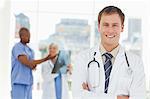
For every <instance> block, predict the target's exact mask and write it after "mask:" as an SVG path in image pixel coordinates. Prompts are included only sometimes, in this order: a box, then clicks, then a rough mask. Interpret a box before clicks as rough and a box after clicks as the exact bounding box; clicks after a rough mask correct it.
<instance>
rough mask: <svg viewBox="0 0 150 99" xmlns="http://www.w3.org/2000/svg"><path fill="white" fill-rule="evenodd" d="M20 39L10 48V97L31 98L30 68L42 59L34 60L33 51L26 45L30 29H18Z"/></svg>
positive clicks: (42, 60) (31, 76) (31, 78)
mask: <svg viewBox="0 0 150 99" xmlns="http://www.w3.org/2000/svg"><path fill="white" fill-rule="evenodd" d="M19 38H20V41H19V42H18V43H16V44H15V45H14V47H13V49H12V56H11V87H12V89H11V99H32V85H33V75H32V70H33V69H35V68H36V66H37V65H38V64H40V63H42V62H44V61H47V60H49V58H50V57H49V55H48V56H47V57H45V58H43V59H39V60H34V51H33V50H32V49H31V48H30V47H29V46H28V45H27V43H29V42H30V31H29V30H28V29H27V28H25V27H22V28H21V29H20V30H19Z"/></svg>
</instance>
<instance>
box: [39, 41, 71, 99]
mask: <svg viewBox="0 0 150 99" xmlns="http://www.w3.org/2000/svg"><path fill="white" fill-rule="evenodd" d="M48 50H49V55H50V56H51V57H52V58H51V59H50V60H48V61H46V62H44V63H43V64H42V77H43V94H42V99H68V98H69V95H68V92H69V88H68V83H67V72H68V73H69V74H71V64H70V57H69V54H68V53H67V52H66V51H64V50H60V49H59V46H58V44H56V43H51V44H50V45H49V48H48Z"/></svg>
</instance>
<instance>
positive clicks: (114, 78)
mask: <svg viewBox="0 0 150 99" xmlns="http://www.w3.org/2000/svg"><path fill="white" fill-rule="evenodd" d="M124 60H125V59H124V49H123V48H122V47H120V49H119V52H118V54H117V56H116V59H115V61H114V64H113V67H112V71H111V74H110V80H109V89H108V92H109V93H112V94H114V93H115V90H116V86H117V82H118V77H119V75H120V73H121V72H120V70H121V68H122V66H123V65H124Z"/></svg>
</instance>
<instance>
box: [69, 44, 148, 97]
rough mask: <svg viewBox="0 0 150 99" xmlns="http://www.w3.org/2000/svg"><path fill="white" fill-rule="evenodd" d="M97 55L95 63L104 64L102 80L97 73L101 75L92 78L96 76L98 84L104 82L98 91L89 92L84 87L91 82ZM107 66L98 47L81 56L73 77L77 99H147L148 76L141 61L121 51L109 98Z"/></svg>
mask: <svg viewBox="0 0 150 99" xmlns="http://www.w3.org/2000/svg"><path fill="white" fill-rule="evenodd" d="M94 52H96V56H95V59H96V60H97V61H98V62H99V64H100V73H99V74H100V76H98V73H95V72H97V71H95V72H93V73H91V74H96V75H93V78H96V81H97V80H98V79H100V83H99V84H100V85H99V87H97V88H95V90H94V91H87V90H83V88H82V83H83V82H88V77H87V74H88V72H87V71H88V69H87V66H88V63H89V62H90V61H91V60H93V57H94ZM124 52H126V54H127V57H128V61H129V64H130V70H129V68H128V66H127V62H126V59H125V54H124ZM103 66H104V65H103V62H102V57H101V52H100V51H99V47H98V46H96V47H94V48H91V49H89V50H85V51H84V52H81V53H79V54H78V55H77V58H76V61H75V66H74V68H73V75H72V77H73V86H72V89H73V97H74V99H99V98H102V99H115V98H114V97H116V96H117V95H129V96H130V99H145V97H146V93H145V90H146V88H145V74H144V68H143V63H142V60H141V58H139V57H138V56H137V55H135V54H133V53H131V52H127V51H125V50H124V48H122V47H120V49H119V52H118V54H117V56H116V58H115V61H114V64H113V67H112V71H111V74H110V79H109V88H108V94H105V93H104V86H105V73H104V72H105V71H104V67H103ZM90 68H91V66H90ZM96 69H98V68H96ZM99 77H100V78H99ZM104 97H105V98H104Z"/></svg>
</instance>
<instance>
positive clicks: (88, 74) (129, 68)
mask: <svg viewBox="0 0 150 99" xmlns="http://www.w3.org/2000/svg"><path fill="white" fill-rule="evenodd" d="M95 55H96V52H94V57H93V60H91V61H90V62H89V63H88V66H87V68H88V72H87V76H88V80H89V79H90V78H89V76H90V66H91V64H93V63H94V64H97V67H98V68H99V70H98V72H99V74H98V75H99V76H100V64H99V62H98V61H97V60H96V59H95ZM124 55H125V59H126V63H127V72H128V75H132V72H133V71H132V69H131V67H130V64H129V61H128V58H127V54H126V52H124ZM99 76H98V83H97V85H94V86H91V87H92V88H96V87H98V86H99V85H100V77H99Z"/></svg>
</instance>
